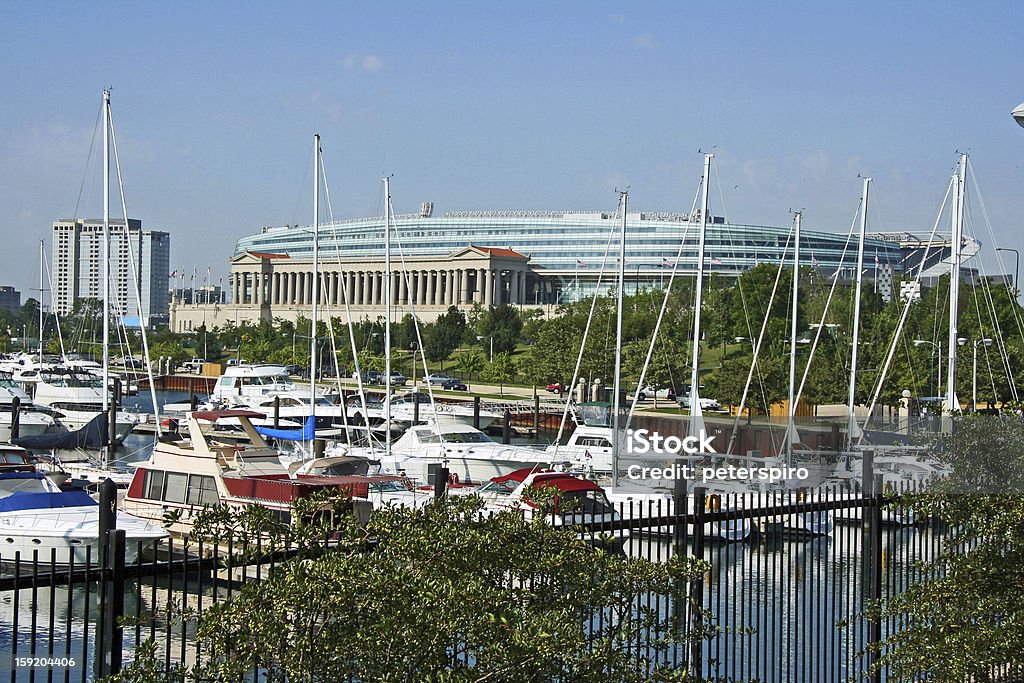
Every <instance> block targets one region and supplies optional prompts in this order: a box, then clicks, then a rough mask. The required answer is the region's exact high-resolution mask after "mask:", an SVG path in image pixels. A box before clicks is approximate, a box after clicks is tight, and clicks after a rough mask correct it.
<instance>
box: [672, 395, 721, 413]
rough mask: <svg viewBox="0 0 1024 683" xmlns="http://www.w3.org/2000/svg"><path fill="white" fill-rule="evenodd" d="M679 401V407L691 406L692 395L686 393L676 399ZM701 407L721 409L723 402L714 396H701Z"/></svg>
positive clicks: (702, 408)
mask: <svg viewBox="0 0 1024 683" xmlns="http://www.w3.org/2000/svg"><path fill="white" fill-rule="evenodd" d="M676 400H677V401H678V402H679V407H681V408H689V407H690V395H689V394H684V395H683V396H679V397H677V399H676ZM700 409H701V410H721V409H722V404H721V403H719V402H718V401H716V400H715V399H713V398H704V397H703V396H701V397H700Z"/></svg>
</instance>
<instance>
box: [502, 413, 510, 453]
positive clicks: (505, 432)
mask: <svg viewBox="0 0 1024 683" xmlns="http://www.w3.org/2000/svg"><path fill="white" fill-rule="evenodd" d="M501 442H502V443H503V444H505V445H506V446H507V445H509V444H510V443H512V412H511V411H508V410H506V411H505V420H504V423H503V424H502V426H501Z"/></svg>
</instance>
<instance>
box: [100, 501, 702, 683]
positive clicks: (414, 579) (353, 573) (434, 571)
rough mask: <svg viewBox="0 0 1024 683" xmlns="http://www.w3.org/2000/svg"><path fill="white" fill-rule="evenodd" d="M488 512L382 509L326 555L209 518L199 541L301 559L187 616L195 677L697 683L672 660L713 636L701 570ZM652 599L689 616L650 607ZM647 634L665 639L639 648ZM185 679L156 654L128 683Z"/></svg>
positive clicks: (316, 539) (274, 530) (464, 507)
mask: <svg viewBox="0 0 1024 683" xmlns="http://www.w3.org/2000/svg"><path fill="white" fill-rule="evenodd" d="M543 493H544V492H543V491H540V492H538V495H536V496H534V495H531V498H535V499H536V498H541V497H542V496H543ZM335 509H336V510H337V509H338V508H337V507H336V508H335ZM481 509H482V503H481V502H480V501H479V499H477V498H475V497H457V498H452V499H448V500H442V501H440V502H438V503H434V504H431V505H428V506H426V507H424V508H419V509H412V508H404V509H403V508H384V509H382V510H379V511H376V512H375V513H374V515H373V516H372V517H371V518H370V520H369V522H368V524H367V526H366V528H365V529H362V528H358V527H356V525H354V524H351V523H349V524H344V525H342V526H341V529H340V530H338V529H337V526H338V525H337V524H336V525H335V533H334V534H333V537H332V546H333V547H332V548H330V549H328V550H324V548H323V540H322V539H323V538H324V537H325V534H324V533H323V531H324V530H325V529H327V528H328V527H326V526H325V525H319V524H316V523H313V524H309V525H307V526H306V530H305V531H301V530H300V531H299V532H295V531H293V530H290V529H288V528H283V527H282V526H281V525H280V524H279V523H277V522H276V521H275V520H273V519H272V518H271V517H270V516H269V515H267V514H266V513H262V514H261V513H260V511H258V510H257V509H254V508H246V509H245V510H243V511H241V512H238V511H230V510H223V509H222V510H215V511H213V512H207V513H204V519H202V520H200V523H199V524H198V525H197V528H198V529H199V532H200V534H201V535H203V536H205V537H206V538H208V539H210V540H215V539H222V538H223V537H224V535H225V532H228V533H231V532H234V531H235V530H238V529H241V528H247V529H248V530H249V535H253V534H256V533H260V534H262V537H263V538H264V539H267V538H268V537H269V538H270V539H271V540H270V541H267V540H265V541H264V544H263V545H264V547H267V546H271V547H280V546H281V545H284V543H285V542H287V543H288V544H290V545H298V546H299V547H300V548H301V550H300V552H299V555H298V557H296V558H294V559H291V560H288V561H287V562H286V563H284V564H283V565H282V566H280V567H279V568H278V569H277V570H276V571H274V572H271V573H269V574H268V575H267V576H266V578H264V579H262V580H261V581H249V582H247V583H245V584H244V585H243V586H242V587H241V588H240V590H239V591H238V592H237V593H236V594H235V595H234V596H233V597H232V598H231V599H229V600H226V601H222V602H219V603H217V604H215V605H212V606H207V607H205V608H204V609H203V610H202V612H201V613H199V612H195V613H190V614H188V615H185V616H188V617H194V618H196V619H197V621H198V625H197V628H196V630H195V634H196V639H197V641H198V646H199V649H200V651H201V652H202V653H203V655H202V659H201V661H200V662H199V663H197V664H194V665H191V666H190V667H188V669H189V670H188V671H187V672H186V673H188V674H189V676H190V677H191V678H194V679H196V680H204V681H225V682H226V681H237V680H242V679H243V678H245V677H246V676H247V675H248V672H251V671H254V670H260V671H262V672H264V674H265V676H266V680H268V681H273V682H275V683H278V682H282V681H285V680H287V681H289V682H291V683H296V682H311V681H341V680H360V681H378V682H382V683H391V682H398V681H447V682H450V683H469V682H470V681H487V682H488V683H543V682H546V681H554V680H558V681H563V682H565V683H583V682H588V681H618V682H622V683H640V682H641V681H650V680H658V681H666V682H670V681H692V680H693V679H692V678H691V677H689V676H688V675H687V673H686V672H685V671H683V670H680V669H679V668H678V667H673V666H672V664H671V663H670V662H671V659H672V658H671V656H670V653H671V652H673V651H674V650H675V649H676V648H680V647H682V648H687V647H690V646H692V645H697V646H699V643H700V642H701V641H702V640H703V639H705V638H708V637H710V634H711V628H710V625H709V624H707V623H706V622H702V621H701V620H700V616H699V612H698V616H697V623H696V624H695V625H696V628H691V627H690V626H691V624H690V623H688V622H690V620H689V619H688V618H687V616H688V615H687V614H686V612H687V610H692V609H693V607H692V605H690V603H689V597H690V596H689V590H690V585H691V582H692V581H695V580H696V581H700V580H702V577H703V572H704V571H706V569H707V565H706V563H703V562H699V561H696V560H693V559H692V558H687V557H685V556H684V555H683V554H678V555H674V556H673V557H672V558H670V559H668V560H667V561H664V562H658V563H656V562H652V561H648V560H642V559H637V558H630V557H626V556H625V555H623V554H617V553H612V552H606V551H604V550H601V549H599V548H596V547H594V546H593V545H591V544H588V543H587V542H586V541H585V540H581V539H580V538H579V537H578V534H577V532H576V531H575V530H572V529H565V528H562V527H559V526H556V525H552V524H549V523H547V522H546V521H545V519H544V517H543V516H542V515H537V516H535V517H533V518H532V519H526V518H524V516H523V515H522V514H521V513H518V512H514V511H506V512H501V513H497V514H493V515H481V514H479V513H480V511H481ZM211 515H212V516H214V517H215V519H214V521H215V522H216V523H213V524H211V523H209V522H208V521H206V520H207V519H208V518H210V517H211ZM196 535H199V534H196ZM368 538H372V539H375V543H374V544H373V546H372V548H371V549H368V548H367V544H366V539H368ZM277 539H283V540H281V541H278V540H277ZM655 595H656V596H658V598H657V599H658V601H659V604H661V605H677V606H678V609H654V608H653V605H654V604H655V603H654V600H653V596H655ZM638 634H657V637H656V638H655V637H653V635H652V636H649V637H650V642H651V646H650V647H649V648H643V649H638V648H636V647H635V644H636V641H637V638H638ZM176 673H180V672H171V673H170V674H167V673H166V672H163V671H161V665H160V663H159V658H158V656H157V653H156V651H155V648H152V647H148V648H143V649H142V650H140V651H139V652H138V653H137V656H136V658H135V660H134V661H133V662H132V663H131V664H130V665H129V666H128V667H127V668H126V670H125V671H124V672H123V673H122V674H121V675H120V676H119V677H118V679H117V680H118V681H121V682H122V683H128V682H136V681H138V682H139V683H141V682H142V681H146V682H147V683H150V682H153V681H159V680H165V681H166V680H171V679H172V677H173V676H174V675H175V674H176Z"/></svg>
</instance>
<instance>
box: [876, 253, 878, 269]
mask: <svg viewBox="0 0 1024 683" xmlns="http://www.w3.org/2000/svg"><path fill="white" fill-rule="evenodd" d="M875 265H876V266H877V265H878V254H875Z"/></svg>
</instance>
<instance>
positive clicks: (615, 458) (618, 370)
mask: <svg viewBox="0 0 1024 683" xmlns="http://www.w3.org/2000/svg"><path fill="white" fill-rule="evenodd" d="M628 205H629V191H628V190H623V191H622V192H619V210H620V211H621V212H622V225H621V230H620V233H619V282H618V289H617V291H616V296H615V302H616V304H615V342H616V343H615V372H614V374H613V379H612V400H611V411H612V485H613V486H615V485H618V483H619V409H620V403H621V401H620V400H619V396H620V395H621V392H622V297H623V294H624V293H625V287H626V212H627V208H628ZM637 391H640V388H639V387H637Z"/></svg>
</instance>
